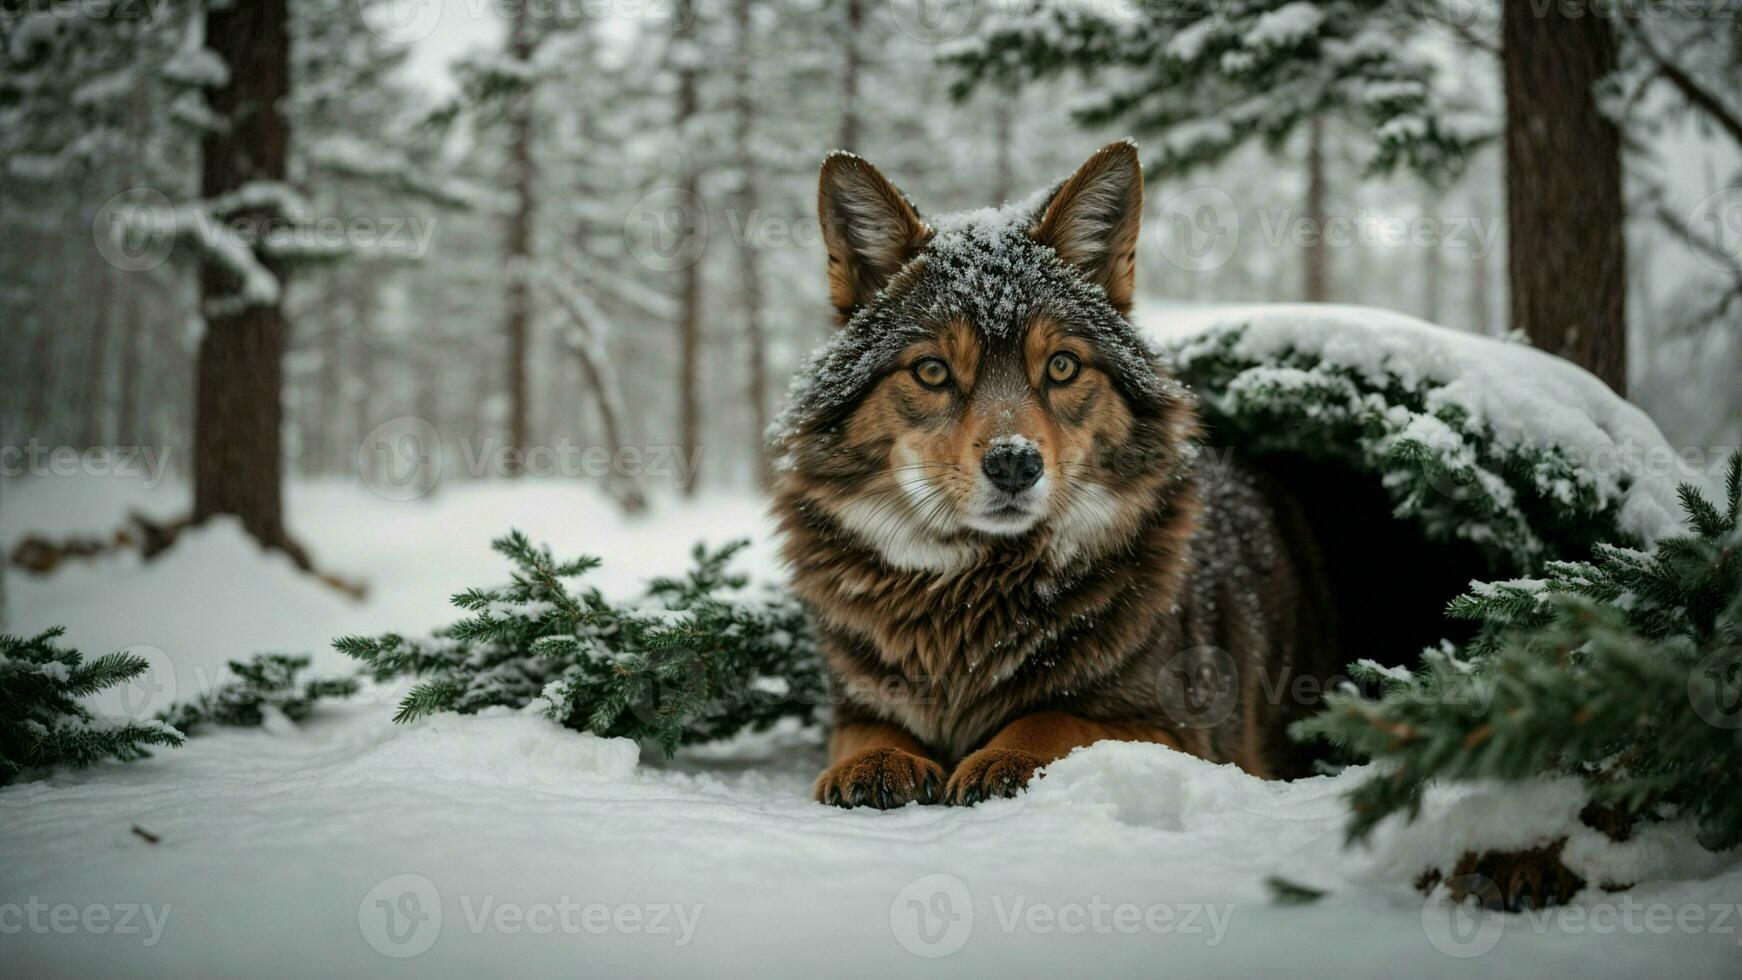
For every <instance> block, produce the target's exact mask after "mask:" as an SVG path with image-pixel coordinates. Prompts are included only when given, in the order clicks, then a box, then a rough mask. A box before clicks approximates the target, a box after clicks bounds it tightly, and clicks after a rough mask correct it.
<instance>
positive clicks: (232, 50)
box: [193, 0, 308, 567]
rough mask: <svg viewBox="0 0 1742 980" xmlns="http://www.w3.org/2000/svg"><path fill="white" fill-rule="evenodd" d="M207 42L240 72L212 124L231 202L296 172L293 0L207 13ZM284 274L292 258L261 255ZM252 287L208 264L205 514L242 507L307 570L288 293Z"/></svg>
mask: <svg viewBox="0 0 1742 980" xmlns="http://www.w3.org/2000/svg"><path fill="white" fill-rule="evenodd" d="M206 47H207V49H208V50H210V52H211V53H212V54H213V55H215V56H216V57H217V59H218V60H219V61H221V62H222V63H223V64H224V65H226V66H229V67H230V71H229V75H228V78H227V79H225V81H224V84H221V85H215V86H213V87H211V88H210V89H208V90H207V93H206V97H207V101H208V103H209V104H210V106H211V109H212V113H213V115H214V116H215V117H216V118H217V119H218V120H219V121H220V122H221V125H217V126H213V127H211V128H209V129H207V130H206V131H205V134H204V136H203V138H202V140H201V144H200V147H201V152H202V154H203V158H204V159H203V163H202V165H201V170H200V194H201V196H202V197H203V198H204V199H206V200H207V201H214V200H218V199H222V198H225V197H227V196H229V195H232V194H234V193H236V192H237V191H239V190H241V189H243V188H246V187H248V186H249V185H251V184H256V185H257V184H260V183H263V182H271V183H277V182H282V181H283V180H284V179H285V174H286V164H287V162H288V157H289V149H290V123H289V121H288V119H286V117H285V114H284V112H285V102H286V100H287V99H288V98H289V96H290V12H289V9H288V3H287V0H251V2H249V3H246V4H235V5H233V6H229V7H224V8H220V9H214V10H212V11H209V12H208V13H207V14H206ZM254 260H255V261H257V262H258V263H259V264H260V265H261V266H262V267H263V268H264V269H265V270H266V271H267V273H269V274H270V275H271V276H272V277H273V278H274V279H277V280H279V281H282V276H283V268H282V263H280V262H278V261H277V260H276V259H274V258H273V257H272V256H270V255H259V256H255V257H254ZM241 286H242V284H241V283H240V281H239V276H238V275H237V273H236V271H235V270H234V269H233V268H232V267H231V265H230V264H229V263H226V262H223V261H220V260H219V259H218V258H217V257H216V256H214V255H208V256H206V258H205V259H204V261H202V262H201V264H200V297H201V300H202V301H203V303H204V305H205V314H206V333H205V337H204V339H203V340H202V341H201V342H200V351H199V366H198V377H197V381H196V391H197V394H196V395H195V410H194V453H193V455H194V513H193V519H194V520H195V521H196V522H198V521H203V520H205V519H207V518H209V517H213V516H215V515H218V514H234V515H236V516H237V517H238V518H240V519H241V521H242V526H243V527H244V528H246V529H247V531H248V532H249V533H250V534H252V535H253V536H254V537H255V538H257V539H259V541H260V542H261V543H262V544H264V545H266V546H268V547H273V548H279V549H281V550H283V551H285V552H287V553H289V554H290V556H291V557H292V558H293V559H294V560H295V561H296V562H297V564H299V565H301V566H303V567H307V566H308V558H307V556H306V555H304V554H303V552H302V549H301V548H299V547H298V546H297V545H296V544H295V543H293V542H292V541H291V540H290V537H289V535H288V534H287V532H286V530H285V526H284V513H283V504H282V499H281V488H280V482H281V479H282V475H283V473H282V471H283V465H284V463H283V458H282V451H281V446H280V441H279V440H280V426H281V425H282V423H283V419H284V406H283V403H282V401H281V391H282V388H283V383H284V364H283V361H284V341H285V326H284V311H283V308H282V307H281V305H280V304H281V302H282V298H281V297H282V290H274V291H273V295H271V296H269V297H268V296H262V295H252V296H249V297H247V298H246V300H245V301H244V302H240V303H238V302H236V294H237V292H238V291H239V289H240V288H241Z"/></svg>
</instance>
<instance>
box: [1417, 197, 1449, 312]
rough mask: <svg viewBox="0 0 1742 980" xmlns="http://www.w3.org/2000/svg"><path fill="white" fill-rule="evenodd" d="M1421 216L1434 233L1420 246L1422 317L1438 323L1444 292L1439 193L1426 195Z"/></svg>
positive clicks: (1443, 256)
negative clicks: (1422, 253)
mask: <svg viewBox="0 0 1742 980" xmlns="http://www.w3.org/2000/svg"><path fill="white" fill-rule="evenodd" d="M1423 217H1425V218H1427V219H1428V220H1429V222H1431V224H1430V227H1431V228H1433V229H1434V234H1433V236H1432V239H1431V240H1430V241H1429V242H1428V243H1427V244H1426V245H1424V246H1422V250H1423V251H1424V252H1425V253H1426V254H1424V255H1423V256H1422V269H1421V279H1422V289H1421V292H1422V299H1421V305H1422V319H1424V320H1426V321H1427V322H1429V323H1438V322H1440V314H1441V313H1443V312H1444V310H1442V309H1441V305H1442V304H1441V296H1442V295H1443V293H1444V280H1445V266H1444V259H1445V255H1444V254H1443V253H1442V252H1441V251H1440V233H1439V229H1440V227H1441V225H1440V223H1439V221H1440V200H1439V195H1437V194H1435V195H1430V196H1429V197H1428V201H1427V207H1426V208H1424V209H1423Z"/></svg>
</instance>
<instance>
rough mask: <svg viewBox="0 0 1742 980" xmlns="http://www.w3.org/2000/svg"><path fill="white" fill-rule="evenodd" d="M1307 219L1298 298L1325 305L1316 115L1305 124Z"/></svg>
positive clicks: (1321, 145) (1320, 136)
mask: <svg viewBox="0 0 1742 980" xmlns="http://www.w3.org/2000/svg"><path fill="white" fill-rule="evenodd" d="M1306 171H1307V172H1306V178H1307V186H1306V220H1307V222H1308V225H1307V227H1309V228H1311V229H1312V230H1313V233H1314V234H1313V238H1312V240H1311V243H1310V244H1308V245H1307V247H1306V248H1305V249H1304V250H1302V252H1301V286H1300V292H1301V298H1302V299H1304V300H1306V301H1307V302H1309V303H1324V302H1327V301H1329V300H1330V298H1331V270H1330V261H1331V253H1330V249H1329V248H1328V247H1327V246H1326V245H1325V223H1326V222H1327V221H1328V220H1329V216H1328V215H1327V214H1326V213H1325V209H1326V207H1327V204H1326V196H1327V195H1328V193H1329V190H1328V188H1327V185H1326V182H1325V117H1324V116H1322V115H1315V116H1313V117H1312V119H1311V120H1310V121H1309V123H1308V124H1307V154H1306Z"/></svg>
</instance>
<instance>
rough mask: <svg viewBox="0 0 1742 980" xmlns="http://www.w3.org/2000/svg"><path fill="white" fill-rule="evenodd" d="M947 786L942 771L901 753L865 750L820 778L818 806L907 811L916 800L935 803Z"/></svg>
mask: <svg viewBox="0 0 1742 980" xmlns="http://www.w3.org/2000/svg"><path fill="white" fill-rule="evenodd" d="M943 784H944V770H943V767H942V766H940V765H938V764H937V763H935V762H933V761H931V760H930V759H925V758H921V757H920V756H917V755H914V754H913V753H912V752H904V751H902V750H901V749H890V748H881V749H866V750H864V751H863V752H856V753H854V754H852V755H850V756H848V757H846V758H845V759H842V760H841V761H840V762H837V763H835V764H834V765H832V766H830V767H829V768H828V769H826V770H824V771H823V774H822V775H821V776H818V777H817V785H816V797H817V802H819V803H829V804H833V805H834V806H844V807H855V806H872V807H876V808H877V809H879V810H893V809H896V808H898V807H904V806H906V805H907V804H909V803H912V802H914V801H915V800H917V801H919V802H920V803H936V802H937V801H938V790H939V789H941V788H942V787H943Z"/></svg>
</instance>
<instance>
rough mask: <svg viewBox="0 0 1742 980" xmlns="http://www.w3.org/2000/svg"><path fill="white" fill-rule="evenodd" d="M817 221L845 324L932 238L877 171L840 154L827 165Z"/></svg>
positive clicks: (819, 191) (835, 299) (833, 291)
mask: <svg viewBox="0 0 1742 980" xmlns="http://www.w3.org/2000/svg"><path fill="white" fill-rule="evenodd" d="M817 217H818V218H819V219H821V220H822V223H823V243H824V244H825V245H827V246H828V249H829V298H830V299H831V300H832V301H833V302H834V304H835V311H836V312H837V313H838V314H840V320H841V322H842V323H846V322H847V319H848V318H849V317H851V316H852V315H853V313H854V311H855V310H857V309H858V308H859V307H861V306H863V305H865V304H866V303H867V302H870V300H871V297H873V296H876V295H877V291H878V290H879V289H882V288H883V286H884V284H886V283H888V282H889V278H890V277H891V276H893V275H895V273H896V272H898V271H899V270H900V269H901V267H902V266H903V265H905V264H906V263H907V260H908V259H910V258H913V255H914V253H915V252H917V251H919V249H920V247H921V246H923V245H924V244H925V243H926V241H927V240H929V239H930V238H931V234H932V230H931V228H930V226H928V225H927V224H926V223H925V222H924V221H922V220H920V217H919V212H918V211H915V210H914V209H913V205H912V204H909V203H908V200H907V198H906V196H904V195H903V194H902V193H901V192H900V191H899V190H896V189H895V185H894V184H891V183H890V182H889V181H888V180H887V179H886V178H885V177H884V176H883V175H882V174H881V173H879V172H878V170H877V168H876V167H873V166H871V165H870V164H869V163H866V162H865V161H864V160H862V159H860V158H859V157H856V156H854V155H853V154H851V153H842V152H838V151H837V152H835V153H831V154H829V158H828V159H827V160H824V161H823V173H822V177H821V179H820V180H819V181H818V182H817Z"/></svg>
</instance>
